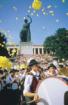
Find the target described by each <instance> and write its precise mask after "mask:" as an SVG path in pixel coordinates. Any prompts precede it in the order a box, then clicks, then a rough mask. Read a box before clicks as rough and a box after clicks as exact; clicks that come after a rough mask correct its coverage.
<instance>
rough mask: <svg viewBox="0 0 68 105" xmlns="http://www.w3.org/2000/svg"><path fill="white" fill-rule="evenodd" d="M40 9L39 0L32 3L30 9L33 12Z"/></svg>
mask: <svg viewBox="0 0 68 105" xmlns="http://www.w3.org/2000/svg"><path fill="white" fill-rule="evenodd" d="M41 7H42V3H41V1H40V0H34V2H33V3H32V8H33V9H35V10H40V9H41Z"/></svg>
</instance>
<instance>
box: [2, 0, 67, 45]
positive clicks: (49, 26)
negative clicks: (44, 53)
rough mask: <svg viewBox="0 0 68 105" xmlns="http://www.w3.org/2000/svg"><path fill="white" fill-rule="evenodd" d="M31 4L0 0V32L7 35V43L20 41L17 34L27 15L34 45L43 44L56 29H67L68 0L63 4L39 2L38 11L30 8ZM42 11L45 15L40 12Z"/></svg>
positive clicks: (28, 0)
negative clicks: (29, 19) (30, 19)
mask: <svg viewBox="0 0 68 105" xmlns="http://www.w3.org/2000/svg"><path fill="white" fill-rule="evenodd" d="M32 2H33V0H0V30H1V31H4V32H6V33H7V37H8V39H9V41H13V42H15V43H18V42H19V41H20V38H19V34H20V31H21V29H22V27H23V23H24V17H25V16H26V15H27V14H29V15H30V16H31V17H32V24H31V36H32V42H33V43H35V44H43V41H44V39H45V38H46V37H47V36H49V35H53V34H54V33H55V32H56V30H57V29H58V28H63V27H64V28H67V29H68V0H65V2H64V3H62V0H41V2H42V8H41V9H40V10H39V11H34V10H33V9H32V8H31V5H32ZM48 6H51V7H50V8H48ZM43 9H44V10H45V11H44V12H45V13H46V14H45V13H43V12H42V11H43ZM51 12H52V13H53V16H52V14H51Z"/></svg>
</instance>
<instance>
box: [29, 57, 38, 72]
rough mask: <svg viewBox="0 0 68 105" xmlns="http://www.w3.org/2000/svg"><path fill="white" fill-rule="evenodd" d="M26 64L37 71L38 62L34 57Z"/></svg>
mask: <svg viewBox="0 0 68 105" xmlns="http://www.w3.org/2000/svg"><path fill="white" fill-rule="evenodd" d="M28 66H29V67H30V68H31V70H33V71H35V72H37V71H39V62H37V61H36V60H35V59H32V60H31V61H30V62H29V64H28Z"/></svg>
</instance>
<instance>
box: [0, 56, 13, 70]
mask: <svg viewBox="0 0 68 105" xmlns="http://www.w3.org/2000/svg"><path fill="white" fill-rule="evenodd" d="M0 67H1V68H2V69H8V70H9V69H10V68H11V67H12V63H11V62H10V60H9V59H8V58H7V57H5V56H0Z"/></svg>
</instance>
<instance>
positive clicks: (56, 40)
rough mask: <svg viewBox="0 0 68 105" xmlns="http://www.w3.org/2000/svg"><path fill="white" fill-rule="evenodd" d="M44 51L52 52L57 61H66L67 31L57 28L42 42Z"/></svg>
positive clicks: (67, 53) (67, 56)
mask: <svg viewBox="0 0 68 105" xmlns="http://www.w3.org/2000/svg"><path fill="white" fill-rule="evenodd" d="M44 49H47V50H49V51H52V52H53V53H54V55H55V56H57V57H58V58H59V59H62V58H64V59H68V30H66V29H65V28H59V29H58V30H57V31H56V33H55V34H54V35H51V36H49V37H47V38H46V39H45V41H44Z"/></svg>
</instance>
